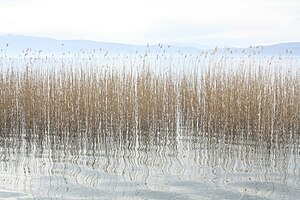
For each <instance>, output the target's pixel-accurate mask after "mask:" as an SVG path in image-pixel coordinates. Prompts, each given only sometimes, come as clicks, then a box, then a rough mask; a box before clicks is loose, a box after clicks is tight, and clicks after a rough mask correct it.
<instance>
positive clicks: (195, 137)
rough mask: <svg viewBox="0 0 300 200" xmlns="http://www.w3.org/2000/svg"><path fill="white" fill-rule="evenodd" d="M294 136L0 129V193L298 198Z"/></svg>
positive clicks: (299, 147) (298, 147)
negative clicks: (54, 132)
mask: <svg viewBox="0 0 300 200" xmlns="http://www.w3.org/2000/svg"><path fill="white" fill-rule="evenodd" d="M285 134H287V133H285ZM299 137H300V135H299V133H297V132H296V133H295V132H293V133H290V134H289V135H285V136H284V137H282V136H280V133H279V134H274V135H271V136H270V137H261V136H258V135H249V134H247V133H243V132H240V133H239V132H237V133H230V134H229V133H228V134H226V133H225V134H221V133H219V134H212V133H202V132H199V131H196V130H189V129H187V128H184V127H183V128H178V129H177V130H176V131H170V130H169V131H161V132H155V133H152V132H143V131H133V132H130V131H127V132H120V131H119V132H118V131H112V130H102V131H97V132H93V133H86V132H81V133H61V134H51V133H47V132H43V133H38V132H36V133H28V132H27V133H22V134H20V133H12V132H5V131H3V130H2V131H1V134H0V198H1V199H299V197H300V138H299Z"/></svg>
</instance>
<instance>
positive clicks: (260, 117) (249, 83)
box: [0, 56, 300, 135]
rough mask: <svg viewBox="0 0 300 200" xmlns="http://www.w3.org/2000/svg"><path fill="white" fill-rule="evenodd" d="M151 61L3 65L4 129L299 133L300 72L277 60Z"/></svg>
mask: <svg viewBox="0 0 300 200" xmlns="http://www.w3.org/2000/svg"><path fill="white" fill-rule="evenodd" d="M119 59H122V58H119ZM148 59H149V58H147V56H144V57H142V59H140V60H138V61H135V62H138V63H135V66H134V67H132V64H130V63H125V62H124V64H123V68H122V67H120V68H118V67H114V64H113V63H111V65H109V64H108V66H105V65H101V66H100V65H99V64H97V61H96V60H95V61H91V59H90V58H89V60H88V62H89V64H87V65H86V66H85V65H84V63H85V62H81V61H78V60H77V62H75V64H74V63H73V61H72V59H71V60H69V61H64V62H60V60H59V59H58V60H56V61H55V59H53V60H54V61H53V60H49V61H47V60H44V61H43V62H40V63H39V64H40V65H43V63H44V64H45V66H39V67H37V66H36V64H34V63H32V62H30V63H27V64H26V67H25V68H23V69H21V70H20V69H17V68H16V67H13V66H7V67H6V68H5V67H3V66H2V69H1V71H0V129H1V132H2V133H4V132H6V133H7V132H9V131H15V132H19V133H24V132H26V133H29V134H30V133H34V132H46V133H51V134H56V133H57V134H59V133H62V132H72V133H76V132H79V131H99V130H113V131H132V130H141V131H143V130H147V131H149V130H150V131H153V132H159V131H166V130H172V131H175V130H178V129H180V128H181V127H190V128H196V129H197V130H201V131H204V132H207V133H211V132H212V133H221V132H223V133H239V132H241V131H242V132H246V133H251V134H258V133H260V134H264V135H272V134H273V133H279V134H283V133H285V132H290V131H296V132H299V128H300V127H299V125H300V114H299V108H300V97H299V96H300V95H299V94H300V80H299V79H300V76H299V70H298V71H297V70H290V68H289V67H286V66H281V65H280V64H279V63H277V62H276V60H274V61H272V60H271V61H267V62H256V61H255V60H251V59H249V60H247V59H245V60H241V59H231V60H230V59H224V58H222V59H217V58H212V59H206V58H204V57H201V58H197V59H196V61H197V62H192V61H191V62H189V61H188V59H189V58H188V57H186V56H185V57H184V58H183V59H184V62H183V63H179V65H180V64H184V65H187V63H188V64H190V65H193V66H187V69H184V68H183V69H181V70H177V72H176V70H172V67H173V68H174V69H176V67H175V66H172V63H171V62H170V63H167V65H170V67H165V68H164V70H161V69H159V70H157V69H156V70H154V69H155V67H157V66H152V64H153V62H150V61H149V60H148ZM154 59H155V58H154ZM164 59H165V58H163V57H161V58H158V57H157V58H156V63H159V62H160V63H162V64H163V65H164V64H166V63H164V62H163V60H164ZM205 59H206V60H205ZM131 62H132V61H131ZM139 62H140V63H139ZM271 62H272V64H270V63H271ZM286 62H287V63H288V61H286ZM51 63H54V64H53V66H52V67H49V65H51ZM162 64H160V65H158V67H163V66H161V65H162ZM173 64H174V63H173ZM2 65H4V64H3V61H2ZM75 65H78V66H75ZM174 65H175V64H174ZM103 66H104V67H103ZM298 69H299V68H298Z"/></svg>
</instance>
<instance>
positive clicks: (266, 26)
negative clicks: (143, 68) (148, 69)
mask: <svg viewBox="0 0 300 200" xmlns="http://www.w3.org/2000/svg"><path fill="white" fill-rule="evenodd" d="M3 34H21V35H32V36H46V37H52V38H57V39H89V40H97V41H106V42H122V43H132V44H146V43H150V44H156V43H159V42H163V43H170V42H171V43H197V44H202V45H209V46H215V45H218V46H224V45H227V46H249V45H256V44H272V43H278V42H289V41H300V1H299V0H107V1H102V0H0V35H3Z"/></svg>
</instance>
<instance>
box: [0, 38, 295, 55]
mask: <svg viewBox="0 0 300 200" xmlns="http://www.w3.org/2000/svg"><path fill="white" fill-rule="evenodd" d="M195 46H196V47H197V48H196V47H195ZM199 47H200V48H199ZM28 48H30V49H31V50H32V51H35V52H39V51H40V52H42V53H43V54H62V53H68V52H71V53H78V52H80V51H85V52H92V51H94V50H95V51H96V52H99V51H100V50H101V51H102V52H106V51H107V52H109V53H135V52H139V53H146V52H148V53H155V54H157V53H180V52H182V53H189V54H190V53H193V54H194V53H199V52H201V51H204V50H208V51H213V50H211V49H208V48H205V47H204V46H200V45H190V46H184V45H182V44H181V45H176V43H175V44H174V45H173V44H172V45H169V44H163V45H161V44H158V45H131V44H120V43H108V42H96V41H90V40H56V39H52V38H44V37H31V36H21V35H4V36H0V49H2V52H4V53H6V54H7V55H18V54H22V53H26V49H28ZM226 51H231V52H233V53H237V54H240V53H243V52H244V53H251V52H260V54H263V55H286V54H287V53H288V54H289V53H292V55H296V56H300V42H290V43H279V44H274V45H267V46H259V47H252V48H230V50H228V49H227V48H222V49H221V52H226Z"/></svg>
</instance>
